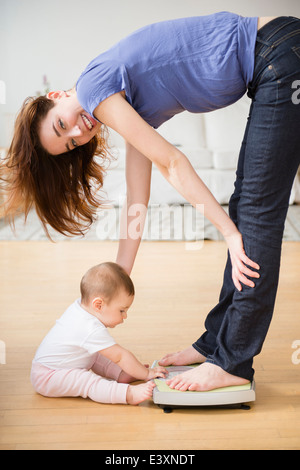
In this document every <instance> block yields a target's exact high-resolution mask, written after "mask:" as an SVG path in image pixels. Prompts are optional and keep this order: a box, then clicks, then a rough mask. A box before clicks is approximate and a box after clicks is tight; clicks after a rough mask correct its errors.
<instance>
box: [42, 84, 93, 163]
mask: <svg viewBox="0 0 300 470" xmlns="http://www.w3.org/2000/svg"><path fill="white" fill-rule="evenodd" d="M47 98H49V99H52V100H54V102H55V106H53V108H51V109H50V111H49V112H48V114H47V116H46V117H45V119H43V121H42V122H41V124H40V130H39V138H40V142H41V144H42V146H43V147H44V149H45V150H46V151H47V152H48V153H50V154H51V155H60V154H61V153H65V152H68V151H70V150H73V149H74V148H76V147H78V146H79V145H84V144H86V143H87V142H89V141H90V140H91V139H92V138H93V137H94V136H95V135H96V134H97V132H99V130H100V127H101V124H100V123H99V122H98V121H96V120H95V119H93V118H92V117H91V116H90V115H89V114H88V113H86V112H85V111H84V109H83V108H82V107H81V106H80V104H79V102H78V100H77V95H76V91H75V90H71V91H68V92H65V91H54V92H50V93H48V95H47Z"/></svg>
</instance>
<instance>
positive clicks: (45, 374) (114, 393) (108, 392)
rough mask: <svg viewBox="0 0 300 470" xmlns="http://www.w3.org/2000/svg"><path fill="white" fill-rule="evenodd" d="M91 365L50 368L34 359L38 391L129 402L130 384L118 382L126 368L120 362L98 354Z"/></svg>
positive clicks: (33, 371)
mask: <svg viewBox="0 0 300 470" xmlns="http://www.w3.org/2000/svg"><path fill="white" fill-rule="evenodd" d="M90 369H91V370H90ZM90 369H89V370H88V369H49V368H48V367H46V366H43V365H42V364H39V363H38V362H33V363H32V368H31V377H30V378H31V383H32V385H33V387H34V389H35V391H36V392H37V393H39V394H40V395H44V396H46V397H83V398H90V399H91V400H93V401H96V402H99V403H121V404H126V403H127V402H126V393H127V388H128V384H123V383H118V379H119V376H120V374H121V372H122V369H121V368H120V367H119V366H118V365H117V364H114V363H113V362H112V361H110V360H109V359H106V358H105V357H104V356H101V354H98V356H97V359H96V361H95V362H94V364H92V365H91V368H90ZM103 377H106V378H103ZM108 379H112V380H108Z"/></svg>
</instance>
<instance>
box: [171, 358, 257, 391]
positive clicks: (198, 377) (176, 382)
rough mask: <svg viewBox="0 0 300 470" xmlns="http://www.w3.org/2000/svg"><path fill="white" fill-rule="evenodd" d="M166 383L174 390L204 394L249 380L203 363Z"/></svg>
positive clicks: (242, 383) (208, 363)
mask: <svg viewBox="0 0 300 470" xmlns="http://www.w3.org/2000/svg"><path fill="white" fill-rule="evenodd" d="M166 383H167V384H168V385H169V387H170V388H173V389H175V390H180V391H186V390H197V391H199V392H205V391H208V390H214V389H215V388H222V387H230V386H233V385H245V384H247V383H249V380H246V379H243V378H241V377H237V376H235V375H231V374H229V373H228V372H226V371H225V370H223V369H221V367H219V366H216V365H215V364H211V363H210V362H205V363H204V364H201V365H200V366H198V367H195V368H193V369H190V370H188V371H187V372H184V373H182V374H178V375H176V376H175V377H173V378H172V379H170V380H167V381H166Z"/></svg>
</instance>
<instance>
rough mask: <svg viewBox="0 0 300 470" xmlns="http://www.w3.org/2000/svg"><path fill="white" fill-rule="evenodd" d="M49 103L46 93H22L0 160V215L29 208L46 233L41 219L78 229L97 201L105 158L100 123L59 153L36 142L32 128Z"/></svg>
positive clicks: (65, 229)
mask: <svg viewBox="0 0 300 470" xmlns="http://www.w3.org/2000/svg"><path fill="white" fill-rule="evenodd" d="M53 106H54V102H53V100H50V99H48V98H47V97H46V96H40V97H38V98H31V97H30V98H27V99H26V100H25V102H24V103H23V106H22V108H21V110H20V112H19V114H18V116H17V118H16V122H15V129H14V136H13V139H12V142H11V145H10V148H9V150H8V153H7V156H6V158H5V159H4V160H3V161H2V162H1V163H0V181H1V185H2V189H4V191H5V203H4V215H5V216H6V217H7V218H8V219H9V221H10V222H11V223H12V225H13V221H14V217H15V216H16V215H17V214H18V213H20V212H24V214H25V219H26V218H27V215H28V213H29V211H30V210H31V209H32V208H35V210H36V213H37V215H38V217H39V219H40V220H41V223H42V225H43V227H44V229H45V232H46V234H47V235H48V237H49V238H51V237H50V235H49V231H48V228H47V225H50V226H51V227H53V228H54V229H55V230H56V231H58V232H60V233H62V234H64V235H69V236H70V235H83V234H84V233H85V232H86V231H87V230H88V228H89V226H90V225H91V224H92V223H93V222H94V220H95V218H96V212H97V209H99V207H100V206H101V204H102V203H103V199H102V198H101V197H100V193H99V190H100V189H101V187H102V186H103V177H104V174H105V171H106V169H107V163H108V161H109V159H110V158H109V153H108V149H107V145H106V139H105V135H104V132H105V129H104V130H103V127H102V126H101V129H102V130H101V134H97V135H96V136H94V137H93V138H92V139H91V140H90V141H89V142H88V143H87V144H85V145H82V146H80V147H77V148H76V149H74V150H71V151H69V152H66V153H63V154H61V155H58V156H57V155H56V156H53V155H50V154H49V153H48V152H46V150H45V149H44V148H43V147H42V146H41V143H40V140H39V136H38V131H39V125H40V122H41V121H42V119H43V118H44V117H45V116H46V114H47V113H48V111H49V110H50V109H51V108H52V107H53Z"/></svg>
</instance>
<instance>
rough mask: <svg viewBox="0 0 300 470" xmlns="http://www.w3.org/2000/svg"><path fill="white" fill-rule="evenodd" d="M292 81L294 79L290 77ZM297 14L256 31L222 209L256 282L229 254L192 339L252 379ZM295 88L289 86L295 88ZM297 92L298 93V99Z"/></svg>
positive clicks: (287, 174) (270, 271) (298, 112)
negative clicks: (234, 269)
mask: <svg viewBox="0 0 300 470" xmlns="http://www.w3.org/2000/svg"><path fill="white" fill-rule="evenodd" d="M297 80H299V82H298V84H297V83H295V81H297ZM296 85H298V87H299V86H300V20H299V19H297V18H292V17H280V18H276V19H275V20H273V21H271V22H270V23H268V24H267V25H265V26H264V27H263V28H261V29H260V30H259V31H258V35H257V42H256V50H255V68H254V75H253V79H252V82H251V83H250V85H249V88H248V96H249V97H250V98H252V102H251V107H250V115H249V118H248V123H247V127H246V131H245V135H244V140H243V142H242V146H241V151H240V155H239V162H238V168H237V172H236V182H235V190H234V194H233V195H232V197H231V199H230V203H229V214H230V217H231V218H232V220H233V221H234V222H235V224H236V225H237V227H238V229H239V231H240V232H241V234H242V236H243V241H244V248H245V251H246V254H247V255H248V256H249V258H250V259H252V260H253V261H255V262H256V263H258V264H259V265H260V271H259V272H260V278H259V279H258V280H256V279H254V282H255V284H256V286H255V288H250V287H247V286H244V285H243V286H242V287H243V289H242V291H241V292H239V291H238V290H237V289H236V288H235V287H234V285H233V282H232V277H231V262H230V257H229V256H228V259H227V264H226V268H225V272H224V280H223V286H222V290H221V294H220V299H219V304H218V305H217V306H216V307H215V308H214V309H213V310H212V311H211V312H210V313H209V314H208V316H207V319H206V322H205V328H206V331H205V333H204V334H203V335H202V336H201V337H200V338H199V339H198V340H197V341H196V342H195V343H194V344H193V346H194V348H195V349H196V350H197V351H198V352H200V353H201V354H203V355H204V356H205V357H206V358H207V361H208V362H210V363H213V364H216V365H218V366H220V367H221V368H222V369H224V370H225V371H227V372H229V373H230V374H233V375H237V376H239V377H243V378H245V379H248V380H252V379H253V376H254V370H253V368H252V366H253V358H254V356H256V355H257V354H259V353H260V351H261V349H262V346H263V343H264V340H265V337H266V335H267V332H268V328H269V326H270V322H271V319H272V315H273V311H274V304H275V297H276V292H277V287H278V278H279V269H280V257H281V245H282V237H283V231H284V223H285V219H286V214H287V210H288V205H289V198H290V193H291V188H292V185H293V181H294V178H295V175H296V172H297V169H298V166H299V164H300V103H299V104H297V101H298V102H299V101H300V89H299V92H298V96H297V87H296ZM295 87H296V88H295ZM297 97H298V99H297Z"/></svg>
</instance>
